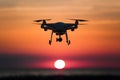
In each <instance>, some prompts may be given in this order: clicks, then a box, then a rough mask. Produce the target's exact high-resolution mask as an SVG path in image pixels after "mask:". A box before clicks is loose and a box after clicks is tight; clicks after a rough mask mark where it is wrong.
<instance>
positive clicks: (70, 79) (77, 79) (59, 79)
mask: <svg viewBox="0 0 120 80" xmlns="http://www.w3.org/2000/svg"><path fill="white" fill-rule="evenodd" d="M0 80H120V76H118V75H79V76H78V75H76V76H75V75H74V76H73V75H71V76H64V75H56V76H39V75H37V76H35V75H34V76H31V75H26V76H7V77H0Z"/></svg>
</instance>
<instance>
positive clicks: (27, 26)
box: [0, 0, 120, 68]
mask: <svg viewBox="0 0 120 80" xmlns="http://www.w3.org/2000/svg"><path fill="white" fill-rule="evenodd" d="M44 18H45V19H46V18H50V19H52V20H51V21H48V23H53V22H59V21H61V22H67V23H69V22H70V23H74V21H70V20H67V18H78V19H87V20H89V21H88V22H86V23H85V24H87V25H80V26H79V28H78V29H77V30H75V31H74V32H72V31H68V34H69V35H68V36H69V39H70V40H71V45H70V46H68V45H67V44H66V41H65V35H63V36H62V37H63V42H62V43H56V37H57V36H56V35H55V34H54V36H53V43H52V45H51V46H50V45H49V44H48V40H49V39H50V34H51V31H47V32H45V31H44V30H43V29H41V28H40V26H39V25H36V24H34V22H33V20H35V19H44ZM57 59H63V60H65V61H66V64H67V65H66V68H106V67H107V68H112V67H113V68H120V64H119V62H120V0H0V68H3V67H6V68H9V67H18V66H19V67H28V68H53V63H54V61H55V60H57ZM8 65H9V67H8Z"/></svg>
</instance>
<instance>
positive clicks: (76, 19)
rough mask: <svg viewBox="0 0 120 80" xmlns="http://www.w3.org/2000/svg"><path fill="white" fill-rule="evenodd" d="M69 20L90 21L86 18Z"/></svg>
mask: <svg viewBox="0 0 120 80" xmlns="http://www.w3.org/2000/svg"><path fill="white" fill-rule="evenodd" d="M69 20H77V21H81V22H85V21H88V20H84V19H69Z"/></svg>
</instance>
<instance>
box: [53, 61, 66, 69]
mask: <svg viewBox="0 0 120 80" xmlns="http://www.w3.org/2000/svg"><path fill="white" fill-rule="evenodd" d="M54 66H55V68H57V69H63V68H64V67H65V61H63V60H61V59H59V60H56V61H55V63H54Z"/></svg>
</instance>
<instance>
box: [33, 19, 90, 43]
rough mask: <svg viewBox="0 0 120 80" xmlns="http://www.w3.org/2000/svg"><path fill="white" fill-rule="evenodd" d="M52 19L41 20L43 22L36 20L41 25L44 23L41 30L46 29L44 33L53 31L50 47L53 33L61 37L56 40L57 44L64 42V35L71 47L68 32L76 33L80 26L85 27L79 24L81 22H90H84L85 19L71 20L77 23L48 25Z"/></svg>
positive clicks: (50, 41)
mask: <svg viewBox="0 0 120 80" xmlns="http://www.w3.org/2000/svg"><path fill="white" fill-rule="evenodd" d="M49 20H51V19H41V20H34V22H36V23H39V22H42V24H41V28H42V29H44V31H47V30H52V33H51V37H50V40H49V45H51V43H52V37H53V33H55V34H56V35H58V36H59V38H56V42H62V37H61V36H62V35H64V34H65V35H66V42H67V44H68V45H70V43H71V42H70V40H69V39H68V34H67V30H71V31H74V30H75V29H77V28H78V25H83V24H79V22H86V21H88V20H83V19H70V20H74V21H75V23H64V22H56V23H47V22H46V21H49Z"/></svg>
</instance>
